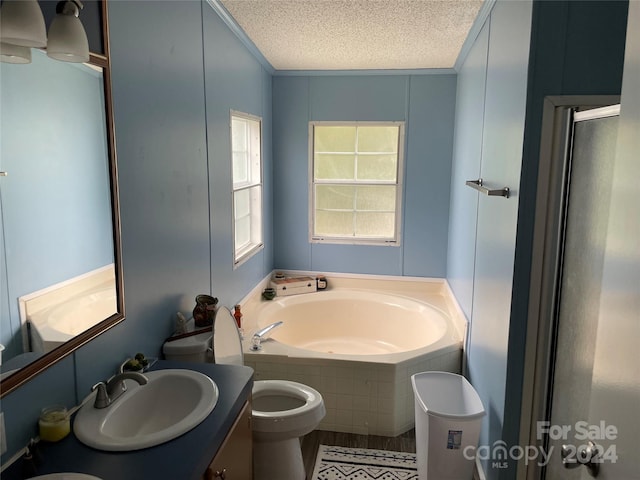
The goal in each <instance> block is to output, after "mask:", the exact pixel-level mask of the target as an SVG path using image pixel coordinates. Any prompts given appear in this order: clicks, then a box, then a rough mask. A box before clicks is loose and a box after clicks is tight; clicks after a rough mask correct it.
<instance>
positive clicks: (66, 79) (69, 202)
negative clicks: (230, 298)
mask: <svg viewBox="0 0 640 480" xmlns="http://www.w3.org/2000/svg"><path fill="white" fill-rule="evenodd" d="M102 17H103V25H102V29H103V32H106V31H107V29H106V28H105V25H106V6H105V3H104V2H102ZM105 37H106V35H105ZM103 47H104V50H105V52H106V55H95V54H91V59H90V62H89V63H88V64H74V63H67V62H60V61H57V60H53V59H51V58H49V57H47V56H46V53H45V52H43V51H40V50H37V49H32V63H31V64H26V65H15V64H5V63H2V64H0V89H1V90H0V98H2V110H1V117H0V122H1V124H0V171H2V172H5V175H4V176H1V177H0V223H1V225H2V235H1V236H0V276H1V278H2V280H1V281H0V295H1V299H0V300H1V310H0V344H2V345H3V346H4V351H2V352H1V353H0V354H1V355H2V365H1V367H0V368H1V369H2V378H1V381H0V392H1V393H0V396H4V395H6V394H7V393H9V392H11V391H12V390H14V389H15V388H17V387H18V386H19V385H21V384H23V383H24V382H26V381H28V380H29V379H31V378H32V377H34V376H35V375H37V374H38V373H40V372H42V371H43V370H44V369H46V368H47V367H49V366H50V365H52V364H54V363H55V362H57V361H59V360H60V359H62V358H64V357H66V356H67V355H69V354H70V353H72V352H73V351H74V350H76V349H77V348H79V347H80V346H82V345H84V344H85V343H87V342H88V341H90V340H92V339H93V338H95V337H96V336H97V335H99V334H100V333H102V332H104V331H105V330H107V329H108V328H110V327H112V326H114V325H115V324H117V323H118V322H120V321H122V320H123V319H124V298H123V285H122V269H121V258H120V223H119V209H118V196H117V182H116V178H117V177H116V163H115V149H114V143H113V120H112V112H111V96H110V77H109V61H108V42H107V41H106V38H103ZM5 279H6V281H5Z"/></svg>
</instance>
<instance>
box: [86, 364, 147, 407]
mask: <svg viewBox="0 0 640 480" xmlns="http://www.w3.org/2000/svg"><path fill="white" fill-rule="evenodd" d="M127 378H128V379H130V380H135V381H136V382H138V383H139V384H140V385H146V383H147V382H148V381H149V379H148V378H147V377H145V376H144V375H142V374H141V373H137V372H123V373H118V374H117V375H114V376H113V377H111V378H110V379H109V380H107V381H106V382H98V383H96V384H95V385H94V386H93V387H91V391H92V392H93V391H95V390H97V391H98V393H97V394H96V400H95V402H94V403H93V407H94V408H107V407H108V406H109V405H111V404H112V403H113V402H115V401H116V399H118V397H120V395H122V394H123V393H124V392H126V391H127V385H126V383H124V380H126V379H127Z"/></svg>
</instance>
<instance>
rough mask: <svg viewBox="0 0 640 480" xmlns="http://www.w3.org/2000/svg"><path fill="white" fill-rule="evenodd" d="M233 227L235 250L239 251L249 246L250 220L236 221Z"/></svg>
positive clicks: (241, 219)
mask: <svg viewBox="0 0 640 480" xmlns="http://www.w3.org/2000/svg"><path fill="white" fill-rule="evenodd" d="M235 226H236V237H235V238H236V249H240V248H243V247H244V246H246V245H248V244H249V239H250V238H251V233H250V230H251V229H250V226H251V219H250V218H249V217H244V218H239V219H236V222H235Z"/></svg>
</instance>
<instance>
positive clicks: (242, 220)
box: [231, 111, 263, 266]
mask: <svg viewBox="0 0 640 480" xmlns="http://www.w3.org/2000/svg"><path fill="white" fill-rule="evenodd" d="M231 159H232V172H233V173H232V177H233V251H234V256H233V260H234V264H235V265H236V266H237V265H240V264H241V263H242V262H244V261H245V260H247V259H249V258H250V257H251V256H252V255H253V254H254V253H256V252H258V251H259V250H260V249H262V247H263V243H262V141H261V119H260V118H258V117H254V116H252V115H248V114H246V113H239V112H233V111H232V112H231Z"/></svg>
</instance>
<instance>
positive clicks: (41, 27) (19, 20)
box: [0, 0, 47, 47]
mask: <svg viewBox="0 0 640 480" xmlns="http://www.w3.org/2000/svg"><path fill="white" fill-rule="evenodd" d="M0 42H2V43H10V44H12V45H20V46H23V47H44V46H45V45H46V44H47V29H46V27H45V24H44V17H43V16H42V10H40V5H38V2H37V1H36V0H4V2H2V8H0Z"/></svg>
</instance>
